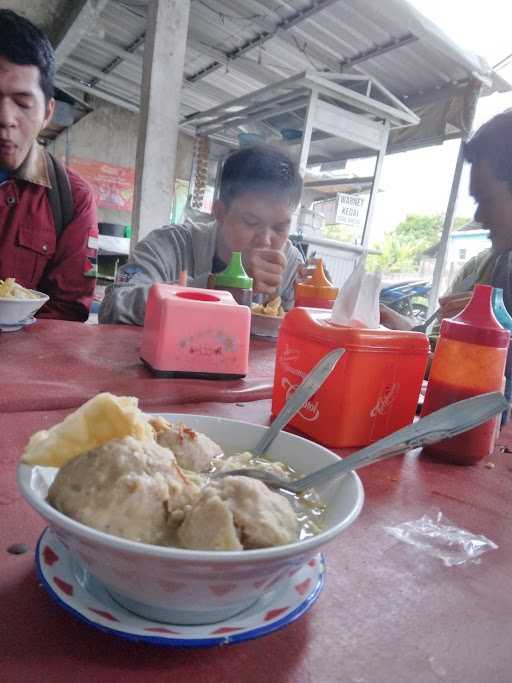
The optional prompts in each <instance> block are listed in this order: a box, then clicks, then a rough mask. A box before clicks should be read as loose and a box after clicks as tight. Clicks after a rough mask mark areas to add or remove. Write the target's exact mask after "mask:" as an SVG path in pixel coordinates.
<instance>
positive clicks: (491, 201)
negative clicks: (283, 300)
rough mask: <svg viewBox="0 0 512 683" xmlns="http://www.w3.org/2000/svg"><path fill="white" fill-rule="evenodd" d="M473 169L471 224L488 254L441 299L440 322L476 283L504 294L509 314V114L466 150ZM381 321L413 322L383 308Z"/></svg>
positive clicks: (397, 326) (467, 296)
mask: <svg viewBox="0 0 512 683" xmlns="http://www.w3.org/2000/svg"><path fill="white" fill-rule="evenodd" d="M464 153H465V157H466V160H467V161H469V163H470V164H471V181H470V192H471V195H472V196H473V197H474V199H475V202H476V204H477V210H476V213H475V220H476V221H477V222H479V223H481V224H482V226H483V227H484V228H487V229H488V230H489V239H490V240H491V245H492V246H491V249H488V250H486V251H483V252H482V253H480V254H478V255H477V256H475V257H474V258H472V259H470V260H469V261H468V262H467V263H466V264H465V265H464V266H463V268H462V269H461V271H460V272H459V273H458V275H457V276H456V278H455V280H454V282H453V284H452V286H451V287H450V289H449V290H448V292H447V293H446V294H445V295H444V296H443V297H441V298H440V299H439V303H440V306H441V309H440V312H439V318H440V319H443V318H451V317H453V316H455V315H457V313H460V311H461V310H462V309H463V308H464V307H465V305H466V304H467V303H468V301H469V299H470V297H471V292H472V290H473V287H474V286H475V284H478V283H481V284H487V285H493V286H494V287H501V288H502V289H503V298H504V301H505V305H506V307H507V310H508V311H509V312H510V313H511V314H512V110H510V109H509V110H507V111H505V112H503V113H502V114H498V115H497V116H495V117H494V118H492V119H491V120H490V121H487V123H485V124H484V125H483V126H481V128H479V130H478V131H477V132H476V133H475V134H474V136H473V137H472V138H471V139H470V140H469V142H468V143H466V145H465V148H464ZM381 322H382V324H383V325H386V326H387V327H391V328H395V329H410V328H411V326H412V325H413V324H415V323H411V322H410V321H409V320H408V319H407V318H405V317H404V316H401V315H400V314H399V313H396V312H395V311H392V310H390V309H388V308H387V307H384V306H381Z"/></svg>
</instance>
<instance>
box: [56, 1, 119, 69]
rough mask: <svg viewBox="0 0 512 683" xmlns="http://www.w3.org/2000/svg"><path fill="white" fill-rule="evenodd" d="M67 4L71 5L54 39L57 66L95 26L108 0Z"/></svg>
mask: <svg viewBox="0 0 512 683" xmlns="http://www.w3.org/2000/svg"><path fill="white" fill-rule="evenodd" d="M67 4H70V5H72V7H71V10H70V11H67V12H66V16H67V19H66V21H65V24H64V25H63V26H62V27H61V29H60V31H59V32H58V34H57V39H56V41H55V44H56V48H55V58H56V62H57V67H59V66H60V65H61V64H63V63H64V62H65V61H66V58H67V57H68V56H69V55H70V54H71V53H72V52H73V50H75V48H76V47H77V46H78V44H79V43H80V41H81V40H82V39H83V38H84V37H85V36H86V35H87V33H89V32H90V31H91V30H92V29H94V28H95V26H96V24H97V22H98V19H99V17H100V14H101V13H102V12H103V10H104V9H105V7H106V5H107V4H108V0H78V1H77V2H74V3H67ZM66 9H67V8H66Z"/></svg>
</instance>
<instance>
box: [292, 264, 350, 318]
mask: <svg viewBox="0 0 512 683" xmlns="http://www.w3.org/2000/svg"><path fill="white" fill-rule="evenodd" d="M338 292H339V289H338V287H335V286H334V285H333V284H332V282H331V281H330V280H329V279H328V278H327V276H326V274H325V271H324V266H323V262H322V259H318V262H317V264H316V268H315V270H314V271H313V273H312V274H311V275H310V276H309V277H308V278H307V279H306V280H305V281H304V282H297V284H296V285H295V305H296V306H303V307H306V308H329V309H331V308H332V307H333V306H334V302H335V301H336V297H337V296H338Z"/></svg>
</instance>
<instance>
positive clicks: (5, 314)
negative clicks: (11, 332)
mask: <svg viewBox="0 0 512 683" xmlns="http://www.w3.org/2000/svg"><path fill="white" fill-rule="evenodd" d="M30 291H31V292H32V293H33V294H37V299H18V298H16V297H0V325H16V324H17V323H19V322H21V321H22V320H25V319H26V318H30V316H32V315H34V313H35V312H36V311H38V310H39V309H40V308H41V306H44V304H45V303H46V302H47V301H48V299H49V298H50V297H49V296H48V295H47V294H43V293H42V292H36V291H35V290H34V289H31V290H30Z"/></svg>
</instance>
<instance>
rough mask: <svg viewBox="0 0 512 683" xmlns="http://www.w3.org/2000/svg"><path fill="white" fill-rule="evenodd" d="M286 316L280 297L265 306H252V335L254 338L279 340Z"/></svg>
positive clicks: (264, 304)
mask: <svg viewBox="0 0 512 683" xmlns="http://www.w3.org/2000/svg"><path fill="white" fill-rule="evenodd" d="M284 315H285V312H284V309H283V306H282V304H281V297H280V296H276V297H275V298H274V299H271V300H270V301H267V302H266V303H263V304H255V303H254V304H252V306H251V335H252V336H253V337H265V338H267V339H274V340H275V339H277V337H278V336H279V329H280V327H281V323H282V322H283V318H284Z"/></svg>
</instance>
